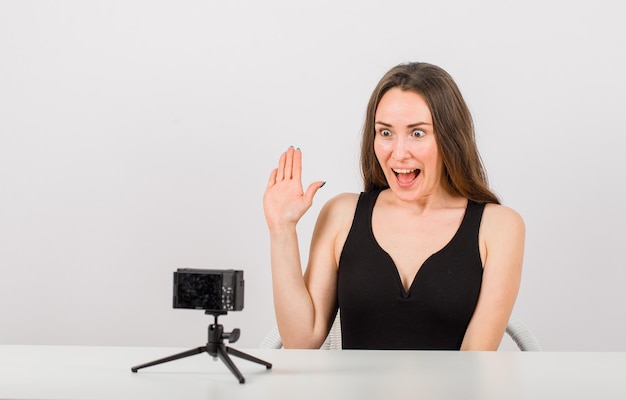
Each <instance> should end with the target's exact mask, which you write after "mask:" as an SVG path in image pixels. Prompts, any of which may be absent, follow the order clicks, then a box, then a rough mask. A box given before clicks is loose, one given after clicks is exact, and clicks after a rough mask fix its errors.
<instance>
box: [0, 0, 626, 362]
mask: <svg viewBox="0 0 626 400" xmlns="http://www.w3.org/2000/svg"><path fill="white" fill-rule="evenodd" d="M619 3H620V2H618V1H597V0H594V1H590V0H588V1H565V0H562V1H551V2H550V1H543V0H541V1H539V0H529V1H495V0H494V1H487V0H482V1H473V2H466V1H462V0H457V1H454V0H450V1H422V2H420V1H393V0H392V1H389V0H386V1H384V2H383V1H381V2H374V1H356V0H353V1H351V2H340V1H315V2H307V3H302V2H294V1H289V0H266V1H254V0H249V1H230V2H229V1H147V0H145V1H142V0H133V1H126V0H124V1H89V2H86V1H80V0H76V1H69V0H66V1H54V2H48V1H22V0H19V1H18V0H8V1H2V2H0V268H1V271H0V272H1V275H0V343H2V344H10V343H17V344H22V343H24V344H96V345H99V344H103V345H147V346H181V347H195V346H197V345H201V344H203V343H204V341H205V340H206V327H207V325H208V324H209V323H210V322H211V320H210V318H209V317H206V316H204V315H203V314H202V312H200V311H191V310H174V309H172V306H171V298H172V272H173V271H174V270H175V269H176V268H178V267H183V266H189V267H198V268H202V267H204V268H239V269H243V270H244V271H245V279H246V285H247V286H246V305H245V309H244V310H243V311H242V312H239V313H230V314H229V315H228V316H227V317H225V318H222V319H221V321H222V323H224V325H225V327H226V328H227V329H229V328H234V327H239V328H241V329H242V337H241V340H240V341H239V342H238V343H237V345H236V346H237V347H241V348H245V347H254V346H256V345H258V344H259V342H260V341H261V339H262V337H263V335H264V334H265V332H266V331H267V330H268V329H269V328H270V327H271V326H272V325H273V323H274V321H273V309H272V298H271V281H270V268H269V251H268V247H269V245H268V237H267V231H266V227H265V221H264V218H263V212H262V204H261V198H262V194H263V190H264V186H265V183H266V181H267V177H268V174H269V171H270V170H271V169H272V168H273V167H274V165H275V164H276V160H277V157H278V155H279V153H280V152H281V151H283V150H284V149H285V148H287V147H288V146H289V145H295V146H299V147H301V148H302V149H303V152H304V157H305V166H304V167H305V181H306V183H307V184H308V182H310V181H312V180H317V179H323V180H326V181H327V182H328V183H327V185H326V186H325V187H324V188H323V189H322V190H320V192H319V193H318V196H317V198H316V202H315V204H314V206H313V208H312V210H311V211H310V213H309V214H307V215H306V216H305V218H304V220H303V221H302V223H301V225H300V235H301V240H302V252H303V258H304V259H306V256H307V247H308V240H309V238H310V233H311V230H312V226H313V223H314V221H315V217H316V215H317V212H318V211H319V207H320V206H321V205H322V204H323V203H324V202H325V201H326V200H327V199H328V198H330V197H331V196H334V195H336V194H337V193H340V192H345V191H352V192H356V191H359V190H360V187H361V186H360V185H361V183H360V177H359V170H358V142H359V138H360V128H361V125H362V119H363V116H364V110H365V104H366V102H367V99H368V97H369V94H370V92H371V90H372V89H373V87H374V85H375V83H376V82H377V80H378V79H379V78H380V77H381V75H382V74H383V73H384V72H385V71H386V70H387V69H389V68H390V67H392V66H393V65H395V64H397V63H400V62H405V61H414V60H415V61H428V62H431V63H435V64H438V65H440V66H442V67H444V68H445V69H447V70H448V71H449V72H450V73H451V74H452V75H453V76H454V77H455V78H456V80H457V82H458V84H459V86H460V87H461V90H462V91H463V93H464V95H465V97H466V100H467V101H468V103H469V105H470V108H471V110H472V112H473V113H474V117H475V121H476V125H477V134H478V140H479V146H480V149H481V153H482V156H483V158H484V161H485V164H486V166H487V169H488V173H489V177H490V182H491V184H492V186H493V188H494V189H495V191H496V192H497V193H498V194H499V195H501V197H502V199H503V201H504V203H505V204H507V205H509V206H511V207H513V208H515V209H517V210H518V211H519V212H520V213H521V214H522V215H523V217H524V218H525V220H526V223H527V248H526V258H525V267H524V268H525V271H524V279H523V285H522V289H521V293H520V296H519V298H518V303H517V306H516V310H515V312H516V313H517V314H518V315H519V316H520V317H521V318H523V319H524V320H525V321H526V322H527V323H528V324H529V325H530V326H531V327H532V328H533V329H534V331H535V333H536V334H537V336H538V337H539V339H540V340H541V342H542V344H543V345H544V347H545V348H546V349H548V350H620V351H624V350H626V345H625V344H624V341H623V338H624V337H626V322H625V320H626V318H624V317H625V316H626V311H625V310H626V291H625V290H624V283H623V282H624V281H625V279H626V273H625V272H624V270H625V268H624V267H625V266H626V265H625V264H626V262H625V261H626V256H625V253H624V251H623V248H624V244H625V243H624V242H625V241H624V236H625V235H624V229H623V227H624V226H625V225H626V212H625V211H624V206H625V203H626V202H625V194H624V183H623V182H624V181H625V180H626V176H625V175H626V173H625V170H626V168H624V166H623V164H622V159H623V157H622V144H623V142H624V140H623V135H624V134H625V133H626V128H625V127H626V117H625V114H626V113H625V112H624V106H625V102H624V97H623V94H624V92H626V80H625V78H624V71H626V56H625V54H626V53H625V52H624V43H626V28H625V27H624V24H623V22H622V21H621V16H622V13H621V8H622V7H621V5H620V4H619Z"/></svg>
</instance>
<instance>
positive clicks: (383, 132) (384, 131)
mask: <svg viewBox="0 0 626 400" xmlns="http://www.w3.org/2000/svg"><path fill="white" fill-rule="evenodd" d="M380 136H384V137H388V136H391V131H390V130H389V129H381V130H380Z"/></svg>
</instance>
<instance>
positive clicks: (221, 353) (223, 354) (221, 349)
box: [216, 344, 246, 383]
mask: <svg viewBox="0 0 626 400" xmlns="http://www.w3.org/2000/svg"><path fill="white" fill-rule="evenodd" d="M216 350H217V356H218V357H219V358H220V360H222V361H223V362H224V364H226V366H227V367H228V369H229V370H230V372H232V373H233V374H234V375H235V376H236V377H237V379H238V380H239V383H245V382H246V378H244V377H243V375H242V374H241V372H240V371H239V369H238V368H237V366H236V365H235V363H234V362H233V360H231V359H230V356H229V355H228V352H227V351H226V346H224V345H223V344H220V345H218V346H217V349H216Z"/></svg>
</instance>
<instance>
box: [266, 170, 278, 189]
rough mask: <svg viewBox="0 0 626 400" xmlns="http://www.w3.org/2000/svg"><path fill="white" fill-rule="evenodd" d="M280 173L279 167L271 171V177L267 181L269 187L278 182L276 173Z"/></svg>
mask: <svg viewBox="0 0 626 400" xmlns="http://www.w3.org/2000/svg"><path fill="white" fill-rule="evenodd" d="M277 173H278V168H274V169H273V170H272V172H270V179H269V180H268V181H267V187H268V188H269V187H272V186H274V185H275V184H276V174H277Z"/></svg>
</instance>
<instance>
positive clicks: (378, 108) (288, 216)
mask: <svg viewBox="0 0 626 400" xmlns="http://www.w3.org/2000/svg"><path fill="white" fill-rule="evenodd" d="M361 146H362V147H361V169H362V173H363V179H364V191H363V192H362V193H360V194H352V193H346V194H340V195H338V196H336V197H334V198H332V199H331V200H330V201H328V203H326V204H325V205H324V207H323V208H322V210H321V212H320V215H319V217H318V220H317V223H316V225H315V229H314V232H313V236H312V240H311V246H310V250H309V260H308V264H307V268H306V272H305V273H304V276H303V274H302V268H301V261H300V252H299V247H298V238H297V234H296V224H297V222H298V221H299V219H300V218H301V217H302V215H304V213H305V212H306V211H307V210H308V208H309V207H310V206H311V204H312V201H313V196H314V195H315V193H316V192H317V190H318V189H319V188H320V187H322V186H323V182H321V181H320V182H314V183H312V184H311V185H310V186H308V188H307V190H306V191H303V186H302V181H301V171H302V153H301V151H300V150H298V149H293V148H289V149H288V150H287V151H286V152H285V153H283V154H282V155H281V156H280V160H279V163H278V168H276V169H274V170H273V171H272V172H271V175H270V178H269V182H268V185H267V189H266V192H265V195H264V199H263V201H264V210H265V217H266V220H267V224H268V228H269V232H270V240H271V265H272V283H273V292H274V304H275V312H276V319H277V323H278V327H279V331H280V334H281V338H282V340H283V344H284V346H285V347H286V348H319V347H320V346H321V344H322V343H323V342H324V339H325V338H326V336H327V334H328V331H329V329H330V326H331V324H332V322H333V320H334V318H335V315H336V313H337V310H338V309H340V310H341V331H342V345H343V348H350V349H424V350H426V349H457V350H458V349H460V350H496V349H497V348H498V346H499V344H500V341H501V339H502V336H503V334H504V331H505V329H506V325H507V321H508V319H509V317H510V314H511V311H512V309H513V305H514V303H515V299H516V297H517V293H518V289H519V285H520V278H521V269H522V258H523V251H524V250H523V248H524V223H523V220H522V218H521V217H520V216H519V214H517V213H516V212H515V211H514V210H512V209H510V208H507V207H505V206H502V205H500V204H499V200H498V198H497V196H495V195H494V194H493V193H492V192H491V191H490V189H489V187H488V185H487V179H486V174H485V172H484V169H483V165H482V162H481V160H480V156H479V153H478V150H477V148H476V143H475V138H474V128H473V123H472V118H471V115H470V112H469V110H468V108H467V105H466V104H465V101H464V100H463V97H462V96H461V94H460V92H459V90H458V87H457V86H456V84H455V83H454V80H453V79H452V78H451V77H450V75H449V74H448V73H446V72H445V71H444V70H442V69H441V68H439V67H437V66H434V65H431V64H426V63H410V64H401V65H398V66H396V67H394V68H392V69H391V70H390V71H389V72H388V73H387V74H385V76H383V78H382V79H381V81H380V82H379V83H378V85H377V86H376V88H375V89H374V92H373V93H372V96H371V98H370V101H369V104H368V108H367V114H366V120H365V124H364V130H363V139H362V144H361Z"/></svg>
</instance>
